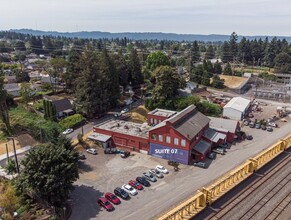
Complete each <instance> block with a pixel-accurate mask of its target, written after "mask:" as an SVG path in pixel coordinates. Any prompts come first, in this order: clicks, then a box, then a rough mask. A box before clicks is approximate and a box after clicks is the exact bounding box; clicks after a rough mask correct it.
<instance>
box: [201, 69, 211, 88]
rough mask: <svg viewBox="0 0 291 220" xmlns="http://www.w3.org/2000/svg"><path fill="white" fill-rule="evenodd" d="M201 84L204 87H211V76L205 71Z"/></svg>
mask: <svg viewBox="0 0 291 220" xmlns="http://www.w3.org/2000/svg"><path fill="white" fill-rule="evenodd" d="M201 84H202V85H204V86H209V85H210V77H209V74H208V73H207V72H206V71H205V70H204V71H203V74H202V79H201Z"/></svg>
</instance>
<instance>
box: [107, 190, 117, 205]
mask: <svg viewBox="0 0 291 220" xmlns="http://www.w3.org/2000/svg"><path fill="white" fill-rule="evenodd" d="M105 198H106V199H107V200H108V201H110V202H112V203H113V204H114V205H118V204H120V203H121V201H120V199H119V198H118V197H116V195H114V194H113V193H110V192H108V193H106V194H105Z"/></svg>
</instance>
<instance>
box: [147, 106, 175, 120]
mask: <svg viewBox="0 0 291 220" xmlns="http://www.w3.org/2000/svg"><path fill="white" fill-rule="evenodd" d="M176 113H177V112H176V111H171V110H166V109H160V108H156V109H155V110H153V111H151V112H149V113H148V115H156V116H162V117H166V118H169V117H171V116H173V115H174V114H176Z"/></svg>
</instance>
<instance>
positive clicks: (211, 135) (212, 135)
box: [204, 128, 226, 143]
mask: <svg viewBox="0 0 291 220" xmlns="http://www.w3.org/2000/svg"><path fill="white" fill-rule="evenodd" d="M204 137H206V138H207V139H208V140H210V141H212V142H214V143H217V142H218V141H219V140H224V139H225V137H226V135H225V134H222V133H219V132H216V131H215V130H213V129H211V128H208V129H207V130H206V131H205V132H204Z"/></svg>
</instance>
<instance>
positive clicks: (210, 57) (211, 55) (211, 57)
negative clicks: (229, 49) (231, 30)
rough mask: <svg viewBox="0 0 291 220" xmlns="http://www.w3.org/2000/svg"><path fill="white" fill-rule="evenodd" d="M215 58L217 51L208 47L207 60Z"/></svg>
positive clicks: (210, 46)
mask: <svg viewBox="0 0 291 220" xmlns="http://www.w3.org/2000/svg"><path fill="white" fill-rule="evenodd" d="M214 57H215V51H214V48H213V46H212V45H209V47H207V50H206V53H205V59H206V60H210V59H213V58H214Z"/></svg>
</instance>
